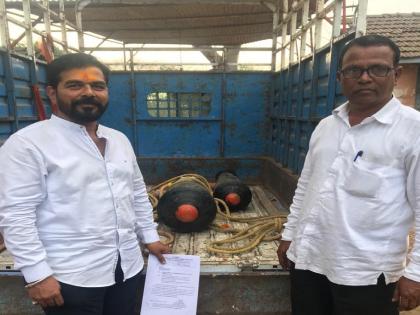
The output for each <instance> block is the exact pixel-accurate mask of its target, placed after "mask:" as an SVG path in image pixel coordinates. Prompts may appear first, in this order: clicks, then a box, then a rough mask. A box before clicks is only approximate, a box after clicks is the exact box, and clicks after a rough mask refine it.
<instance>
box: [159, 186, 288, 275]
mask: <svg viewBox="0 0 420 315" xmlns="http://www.w3.org/2000/svg"><path fill="white" fill-rule="evenodd" d="M250 188H251V191H252V195H253V198H252V201H251V203H250V204H249V206H248V208H247V210H246V211H239V212H234V213H233V215H234V216H238V217H241V218H246V217H256V216H267V215H278V214H280V213H283V214H287V211H286V210H285V209H284V208H283V207H282V206H281V205H280V202H279V201H278V200H277V199H276V198H275V197H274V195H272V194H271V193H270V192H269V191H267V190H266V189H264V188H263V187H262V186H251V187H250ZM215 222H216V223H221V224H223V223H227V221H226V220H224V219H221V218H218V217H217V218H216V220H215ZM229 224H230V225H231V226H232V227H233V228H236V229H243V228H246V227H247V224H246V223H240V222H229ZM162 228H163V229H166V228H165V227H162ZM231 235H232V234H231V233H224V232H218V231H215V230H213V229H209V230H205V231H203V232H199V233H187V234H185V233H175V234H174V236H175V241H174V244H173V248H172V252H173V253H176V254H188V255H197V256H200V260H201V271H202V272H222V273H223V272H238V271H241V270H243V269H250V268H251V269H253V270H259V269H260V270H272V269H277V268H278V267H277V265H278V259H277V254H276V252H277V246H278V242H277V241H268V242H264V241H263V242H261V243H260V245H259V246H258V247H256V248H255V249H254V250H252V251H250V252H247V253H240V254H213V253H209V252H208V251H207V245H208V243H209V241H213V240H222V239H225V238H227V237H229V236H231Z"/></svg>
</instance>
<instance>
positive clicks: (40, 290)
mask: <svg viewBox="0 0 420 315" xmlns="http://www.w3.org/2000/svg"><path fill="white" fill-rule="evenodd" d="M28 294H29V297H30V298H31V299H32V301H33V302H35V303H38V304H39V305H41V306H42V307H43V308H46V307H49V306H61V305H63V303H64V300H63V296H62V295H61V288H60V284H59V283H58V281H57V280H56V279H55V278H54V277H53V276H49V277H48V278H46V279H44V280H42V281H41V282H39V283H37V284H35V285H34V286H32V287H30V288H28Z"/></svg>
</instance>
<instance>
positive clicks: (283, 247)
mask: <svg viewBox="0 0 420 315" xmlns="http://www.w3.org/2000/svg"><path fill="white" fill-rule="evenodd" d="M290 243H291V241H283V240H282V241H280V245H279V248H278V249H277V257H278V258H279V263H280V265H281V266H282V267H283V270H290V266H291V261H290V260H289V259H288V258H287V256H286V252H287V250H288V249H289V247H290Z"/></svg>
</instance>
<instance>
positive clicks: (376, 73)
mask: <svg viewBox="0 0 420 315" xmlns="http://www.w3.org/2000/svg"><path fill="white" fill-rule="evenodd" d="M391 70H394V68H390V67H387V66H382V65H373V66H370V67H367V68H359V67H350V68H346V69H343V70H341V71H340V72H341V74H342V75H343V77H344V78H346V79H359V78H360V77H361V76H362V75H363V73H364V72H366V73H367V74H368V75H369V76H370V77H380V78H381V77H386V76H387V75H388V74H389V72H390V71H391Z"/></svg>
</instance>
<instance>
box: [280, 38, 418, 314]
mask: <svg viewBox="0 0 420 315" xmlns="http://www.w3.org/2000/svg"><path fill="white" fill-rule="evenodd" d="M399 57H400V50H399V48H398V47H397V45H396V44H395V43H394V42H393V41H391V40H390V39H389V38H387V37H383V36H379V35H367V36H362V37H359V38H356V39H354V40H353V41H351V42H350V43H348V44H347V45H346V46H345V47H344V49H343V51H342V53H341V56H340V59H339V71H338V73H337V79H338V81H339V82H340V84H341V87H342V90H343V94H344V95H345V96H346V97H347V99H348V101H347V102H346V103H345V104H343V105H341V106H339V107H337V108H336V109H334V110H333V113H332V115H331V116H328V117H327V118H325V119H323V120H321V122H320V123H319V124H318V126H317V127H316V129H315V130H314V132H313V134H312V136H311V140H310V143H309V150H308V153H307V156H306V160H305V164H304V167H303V170H302V173H301V176H300V178H299V181H298V186H297V189H296V192H295V196H294V199H293V203H292V205H291V207H290V215H289V216H288V222H287V224H286V225H285V230H284V232H283V234H282V241H281V243H280V245H279V248H278V251H277V254H278V258H279V262H280V264H281V265H282V266H283V268H284V269H288V270H290V277H291V301H292V314H294V315H332V314H334V315H397V314H399V309H400V310H410V309H413V308H415V307H417V306H418V305H419V304H420V242H418V241H416V243H415V245H414V248H413V251H412V254H411V257H410V261H409V262H408V264H407V263H406V255H407V236H408V233H409V230H410V229H411V228H412V227H413V226H414V227H415V229H416V231H420V161H419V157H420V113H419V112H417V111H416V110H414V109H413V108H410V107H408V106H404V105H402V104H401V103H400V102H399V101H398V100H397V99H396V98H395V97H394V96H393V94H392V92H393V88H394V86H395V84H396V82H397V80H398V79H399V77H400V74H401V67H400V66H399V65H398V63H399ZM417 235H418V236H417V237H416V239H417V240H420V236H419V235H420V233H417Z"/></svg>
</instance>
